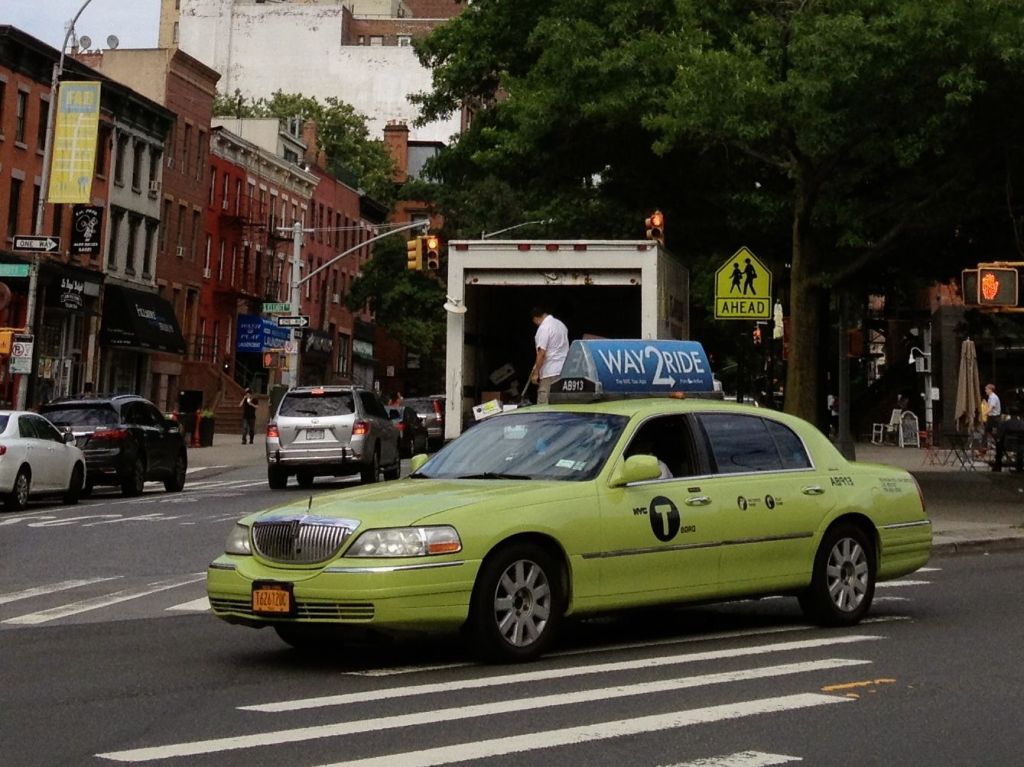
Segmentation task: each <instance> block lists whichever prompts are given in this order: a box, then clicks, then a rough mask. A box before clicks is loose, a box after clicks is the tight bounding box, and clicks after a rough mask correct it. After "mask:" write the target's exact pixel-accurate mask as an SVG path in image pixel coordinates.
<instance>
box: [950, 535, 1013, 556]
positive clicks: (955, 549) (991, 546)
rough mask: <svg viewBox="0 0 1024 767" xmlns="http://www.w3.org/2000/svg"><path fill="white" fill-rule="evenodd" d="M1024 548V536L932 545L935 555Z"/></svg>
mask: <svg viewBox="0 0 1024 767" xmlns="http://www.w3.org/2000/svg"><path fill="white" fill-rule="evenodd" d="M1020 549H1024V537H1019V536H1017V537H1008V538H979V539H977V540H964V541H950V542H948V543H937V544H933V545H932V554H933V555H934V556H954V555H956V554H978V553H988V552H990V551H1018V550H1020Z"/></svg>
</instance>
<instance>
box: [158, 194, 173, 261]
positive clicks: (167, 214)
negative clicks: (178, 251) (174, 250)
mask: <svg viewBox="0 0 1024 767" xmlns="http://www.w3.org/2000/svg"><path fill="white" fill-rule="evenodd" d="M170 226H171V201H170V200H164V215H163V219H162V220H161V221H160V251H161V252H164V253H166V252H167V230H168V228H169V227H170Z"/></svg>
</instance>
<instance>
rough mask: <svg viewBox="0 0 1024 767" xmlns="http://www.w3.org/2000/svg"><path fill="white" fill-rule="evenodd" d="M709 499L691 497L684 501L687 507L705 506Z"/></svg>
mask: <svg viewBox="0 0 1024 767" xmlns="http://www.w3.org/2000/svg"><path fill="white" fill-rule="evenodd" d="M709 503H711V499H710V498H708V497H707V496H706V495H692V496H690V497H689V498H687V499H686V505H687V506H707V505H708V504H709Z"/></svg>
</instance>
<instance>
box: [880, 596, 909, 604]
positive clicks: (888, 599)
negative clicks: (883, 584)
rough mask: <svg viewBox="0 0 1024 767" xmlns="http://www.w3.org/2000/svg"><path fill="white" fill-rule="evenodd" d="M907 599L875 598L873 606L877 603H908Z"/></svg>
mask: <svg viewBox="0 0 1024 767" xmlns="http://www.w3.org/2000/svg"><path fill="white" fill-rule="evenodd" d="M909 601H910V599H909V598H907V597H875V604H877V603H879V602H909Z"/></svg>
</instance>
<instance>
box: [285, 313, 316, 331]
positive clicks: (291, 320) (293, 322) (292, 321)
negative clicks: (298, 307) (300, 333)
mask: <svg viewBox="0 0 1024 767" xmlns="http://www.w3.org/2000/svg"><path fill="white" fill-rule="evenodd" d="M277 326H278V327H279V328H308V327H309V316H308V315H305V314H299V315H296V316H294V317H278V318H277Z"/></svg>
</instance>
